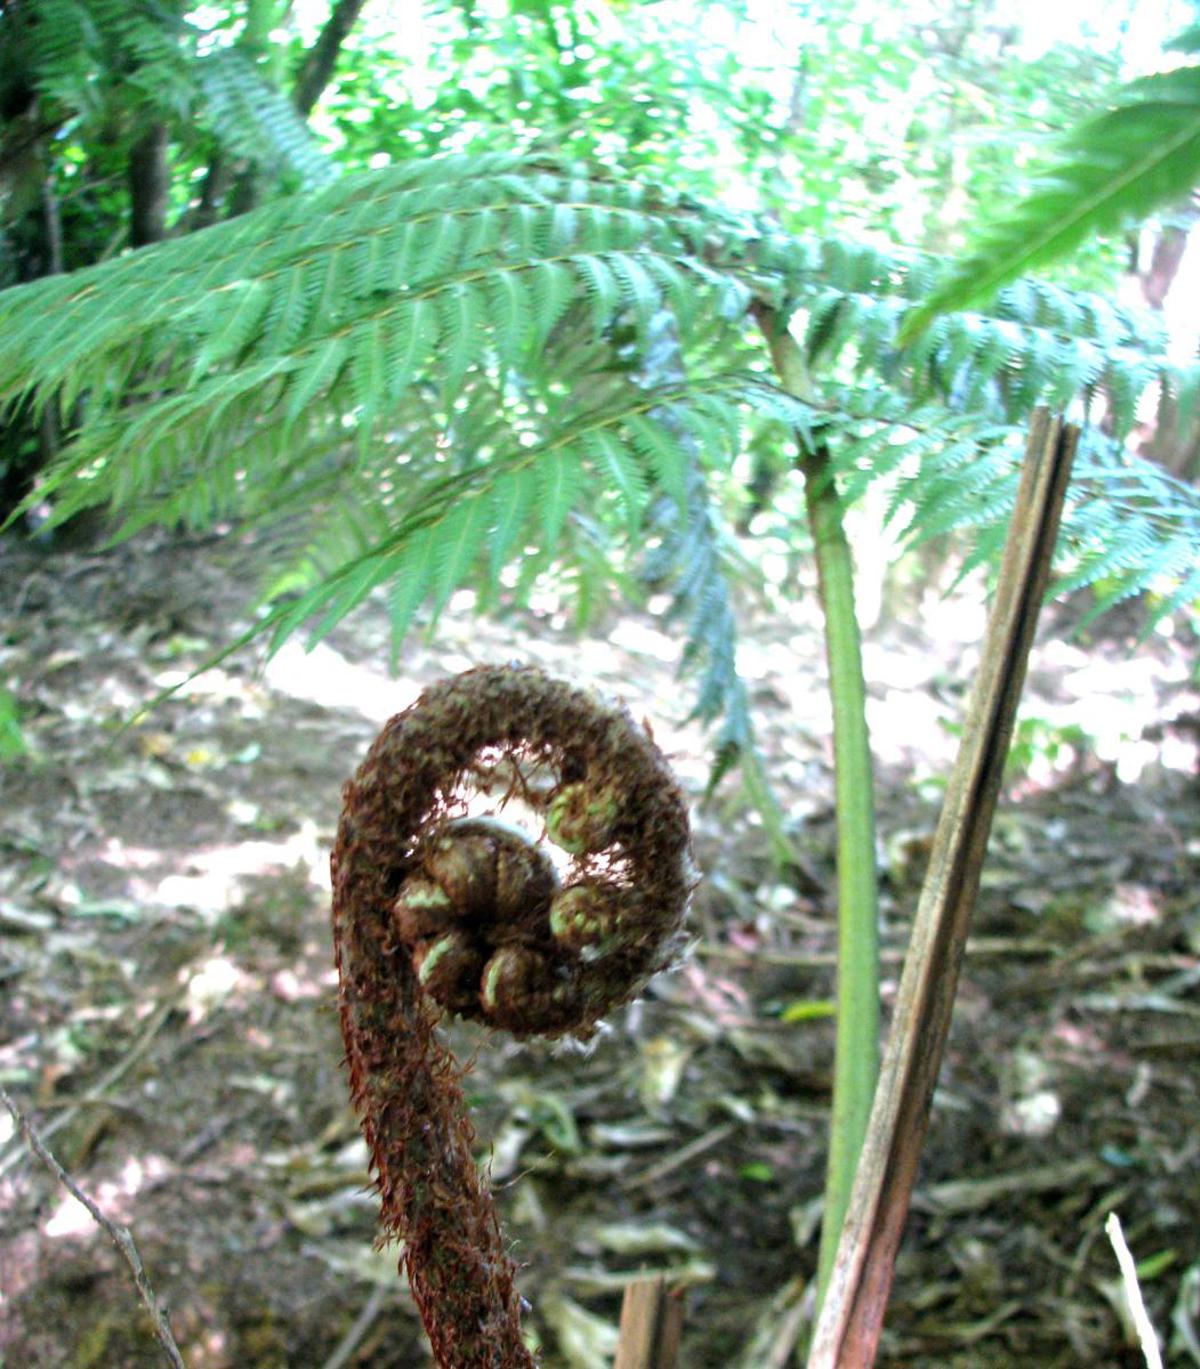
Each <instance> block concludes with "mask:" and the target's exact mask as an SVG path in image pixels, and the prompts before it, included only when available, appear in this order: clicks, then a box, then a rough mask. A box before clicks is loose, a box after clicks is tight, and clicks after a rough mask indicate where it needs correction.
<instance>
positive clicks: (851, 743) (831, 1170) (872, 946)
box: [756, 306, 879, 1300]
mask: <svg viewBox="0 0 1200 1369" xmlns="http://www.w3.org/2000/svg"><path fill="white" fill-rule="evenodd" d="M756 317H757V319H758V322H759V325H760V326H761V328H762V330H763V333H764V335H765V336H766V339H767V343H768V345H769V346H770V349H771V359H772V361H773V362H774V365H775V370H776V372H777V374H778V376H779V379H780V381H781V382H782V384H783V386H784V388H785V389H786V390H788V391H789V392H790V393H791V394H793V395H794V396H795V397H796V398H797V399H802V400H810V399H812V397H813V385H812V380H811V378H810V376H809V373H808V366H807V364H806V362H805V359H804V353H803V352H802V351H801V349H800V347H799V345H798V344H797V343H796V341H795V339H794V338H792V336H791V335H790V334H789V333H788V332H786V331H785V330H784V329H783V327H782V325H781V323H780V321H779V319H778V317H777V316H776V314H775V313H774V311H773V310H770V309H768V308H766V307H765V306H759V308H758V309H757V310H756ZM800 444H801V452H802V456H801V458H800V461H799V463H798V464H799V466H800V469H801V470H802V471H803V473H804V496H805V501H806V504H807V508H808V520H809V526H810V527H811V529H812V536H813V544H814V548H815V553H816V560H817V578H818V586H819V593H820V597H821V609H822V612H823V614H824V617H825V653H826V657H827V659H828V664H829V692H830V697H831V699H832V703H833V757H834V774H835V785H836V807H837V873H838V965H837V1038H836V1045H835V1056H834V1067H833V1108H832V1116H831V1119H830V1129H829V1160H828V1167H827V1170H826V1175H825V1218H824V1221H823V1223H822V1227H821V1252H820V1257H819V1263H818V1276H817V1278H818V1300H819V1299H820V1298H822V1297H824V1293H825V1285H826V1283H827V1281H828V1278H829V1271H830V1268H831V1267H832V1265H833V1257H834V1254H835V1253H836V1251H837V1242H838V1236H839V1235H840V1234H841V1229H842V1220H843V1218H844V1217H845V1213H846V1205H847V1203H848V1202H849V1200H850V1188H851V1185H852V1184H853V1183H854V1170H855V1167H856V1165H857V1164H858V1156H859V1152H860V1151H861V1149H862V1143H863V1137H864V1136H865V1135H866V1130H867V1119H868V1117H869V1115H870V1111H871V1101H872V1099H873V1097H874V1094H875V1083H876V1080H877V1078H878V1074H879V934H878V925H879V912H878V891H877V887H876V881H875V803H874V792H873V785H872V772H871V750H870V739H869V737H868V733H867V718H866V689H865V685H864V681H863V666H862V643H861V640H860V638H859V632H858V619H857V617H856V615H855V612H854V567H853V561H852V558H851V555H850V544H849V542H848V541H847V540H846V530H845V526H844V523H843V517H842V505H841V500H840V499H839V497H838V492H837V486H836V483H835V481H834V476H833V469H832V462H831V461H830V457H829V451H828V449H827V448H826V447H825V446H824V445H823V444H816V445H814V446H813V448H812V449H811V450H810V449H809V447H808V445H807V444H806V443H805V442H804V440H803V438H801V439H800Z"/></svg>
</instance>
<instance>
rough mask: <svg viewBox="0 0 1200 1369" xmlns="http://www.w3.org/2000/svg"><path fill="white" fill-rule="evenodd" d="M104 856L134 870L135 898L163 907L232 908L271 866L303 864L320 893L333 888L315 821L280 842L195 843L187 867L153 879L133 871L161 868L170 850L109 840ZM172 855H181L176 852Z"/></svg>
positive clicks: (187, 855)
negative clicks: (250, 883) (251, 882)
mask: <svg viewBox="0 0 1200 1369" xmlns="http://www.w3.org/2000/svg"><path fill="white" fill-rule="evenodd" d="M102 850H103V855H104V859H105V860H106V861H107V862H108V863H109V864H110V865H113V866H116V867H117V868H119V869H124V870H128V871H130V872H131V875H130V880H129V886H130V892H131V894H132V896H133V897H135V898H136V899H138V900H139V901H140V902H142V903H145V904H153V905H156V906H158V907H163V908H193V909H195V910H196V911H197V912H199V913H201V914H204V915H208V916H212V915H215V914H218V913H222V912H224V911H226V910H227V909H229V908H231V907H233V906H234V905H235V904H236V903H237V902H238V901H239V900H240V898H241V896H242V882H243V881H244V880H245V879H247V878H250V877H253V876H258V875H265V874H267V873H269V872H270V871H272V870H280V869H284V870H292V869H295V868H297V867H298V866H302V867H305V873H306V877H307V879H308V882H309V883H310V884H311V885H312V886H313V888H314V890H318V891H320V894H321V896H322V897H324V896H326V895H327V894H328V892H329V853H328V848H327V847H326V846H324V845H323V844H322V842H321V841H320V839H319V836H318V832H317V827H316V824H315V823H313V822H311V821H305V822H302V823H301V824H300V827H299V830H298V831H296V832H293V833H291V834H290V835H289V836H287V837H283V838H281V839H280V840H278V841H265V840H262V841H260V840H255V841H240V842H235V843H231V844H229V845H221V846H208V847H197V848H196V849H194V850H191V851H188V852H186V853H185V854H184V855H183V859H185V860H186V862H187V868H186V869H185V870H182V871H180V872H178V873H173V874H169V875H167V876H165V877H164V878H162V879H160V880H158V881H157V882H155V881H154V880H153V879H152V878H149V877H146V876H143V875H138V874H135V873H132V872H136V871H145V870H151V869H153V868H154V867H156V866H161V864H162V862H163V860H164V858H165V856H166V855H167V853H164V852H162V851H155V850H151V849H149V848H145V847H136V846H127V845H125V844H124V843H122V842H120V841H118V840H117V839H116V838H110V839H109V840H108V841H107V842H106V843H105V844H104V847H103V848H102ZM174 858H176V859H178V855H176V856H175V857H174Z"/></svg>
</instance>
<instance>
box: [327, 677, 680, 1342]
mask: <svg viewBox="0 0 1200 1369" xmlns="http://www.w3.org/2000/svg"><path fill="white" fill-rule="evenodd" d="M497 790H500V791H502V792H500V793H499V795H498V797H497ZM472 794H475V795H483V796H485V801H487V802H488V803H489V804H490V805H492V806H494V807H495V808H497V809H499V810H504V809H505V807H506V806H507V805H509V804H510V803H513V804H514V805H515V804H516V803H517V802H518V801H519V803H520V805H521V806H522V807H523V808H524V809H525V811H526V812H529V813H532V814H534V815H535V818H536V820H537V821H538V822H540V823H541V824H542V825H543V826H544V827H545V829H546V835H548V837H549V838H550V840H551V841H552V842H554V843H555V845H556V846H557V847H558V848H559V851H560V856H559V865H560V866H561V867H562V868H561V869H558V868H556V865H555V863H554V862H553V861H552V860H551V859H550V857H549V855H548V854H547V849H548V848H547V847H546V846H545V845H539V844H538V842H537V836H538V835H539V834H531V833H528V832H524V831H522V830H520V829H519V828H515V827H513V826H512V825H510V824H509V823H508V822H507V821H503V820H500V819H498V818H496V817H495V816H494V815H490V816H484V817H480V816H472V815H469V814H468V807H467V804H468V800H469V799H470V797H471V796H472ZM689 870H690V863H689V856H688V825H687V812H686V807H685V804H684V800H683V796H682V794H681V793H680V790H679V787H678V785H677V784H676V782H675V780H674V778H673V777H672V775H671V773H670V770H669V769H668V767H667V764H666V762H665V760H664V759H663V757H662V755H661V753H660V752H659V751H658V749H657V748H656V747H655V746H654V744H653V743H652V742H651V741H650V740H649V738H648V737H647V736H646V735H645V734H644V733H643V732H642V731H641V730H640V729H639V728H638V727H637V726H636V725H635V724H634V723H633V721H632V719H630V717H629V716H628V714H627V713H625V712H624V711H623V710H619V709H616V708H614V707H611V706H609V705H607V704H603V703H600V702H598V701H597V700H596V699H594V698H593V697H592V696H591V695H589V694H586V693H584V692H582V691H580V690H577V689H574V688H571V687H570V686H568V685H565V684H562V683H560V682H558V681H555V680H551V679H549V678H548V677H547V676H545V675H543V674H541V673H540V672H539V671H536V670H533V669H491V668H486V669H480V670H473V671H468V672H467V673H466V674H464V675H459V676H457V677H454V678H452V679H449V680H446V681H444V682H442V683H440V684H437V685H434V686H433V687H432V688H430V689H428V690H426V691H425V693H424V694H423V695H422V696H421V698H420V699H419V700H418V701H417V702H416V703H415V704H414V705H413V706H412V707H411V708H409V709H408V710H407V711H405V712H404V713H401V714H399V715H397V716H396V717H395V718H393V719H392V720H391V721H390V722H389V723H387V725H386V726H385V727H384V729H383V731H382V732H381V733H380V735H379V736H378V738H377V739H376V740H375V742H374V744H373V745H372V747H371V749H370V751H369V752H368V754H367V758H366V760H365V761H364V762H363V764H362V766H361V767H360V769H359V771H358V773H357V774H356V775H355V777H354V779H352V780H351V781H350V782H349V783H348V784H347V785H346V788H345V792H344V806H343V810H342V817H341V823H340V825H339V829H338V837H337V844H336V847H335V849H334V855H333V891H334V892H333V932H334V944H335V953H336V958H337V966H338V974H339V982H340V989H339V994H340V1009H341V1025H342V1034H343V1037H344V1039H345V1045H346V1057H347V1062H348V1064H349V1071H350V1091H351V1097H352V1099H353V1102H354V1106H355V1109H356V1111H357V1112H358V1116H359V1119H360V1122H361V1125H362V1128H363V1132H364V1135H365V1136H366V1140H367V1145H368V1147H369V1150H370V1154H371V1165H372V1170H373V1173H374V1176H375V1181H376V1184H377V1187H378V1189H379V1194H380V1199H381V1213H380V1223H381V1230H382V1234H383V1237H384V1239H387V1238H389V1237H395V1238H398V1239H399V1240H400V1241H401V1242H402V1244H403V1252H402V1255H401V1266H402V1268H403V1269H404V1270H405V1271H406V1272H407V1274H408V1277H409V1280H410V1282H411V1285H412V1289H413V1295H414V1298H415V1300H416V1303H417V1306H418V1309H419V1311H420V1313H421V1317H422V1320H423V1322H424V1324H425V1328H426V1331H427V1332H428V1335H429V1339H430V1343H431V1345H432V1347H433V1350H434V1354H435V1356H436V1358H437V1360H438V1363H439V1364H441V1365H443V1366H447V1367H448V1369H449V1367H450V1366H452V1367H453V1369H484V1367H485V1366H486V1369H517V1367H518V1366H522V1367H523V1366H532V1365H533V1364H534V1363H535V1360H534V1358H533V1356H532V1355H531V1354H530V1352H529V1351H528V1350H527V1349H526V1347H525V1344H524V1341H523V1338H522V1336H521V1329H520V1307H521V1303H520V1299H519V1297H518V1295H517V1292H516V1289H515V1283H514V1273H515V1266H514V1264H513V1261H512V1260H511V1258H510V1257H509V1254H508V1251H507V1248H506V1246H505V1243H504V1240H503V1237H502V1235H501V1232H500V1227H499V1223H498V1220H497V1217H496V1214H495V1209H494V1207H493V1204H492V1200H491V1196H490V1194H489V1193H488V1191H487V1189H486V1186H485V1184H484V1182H483V1180H482V1179H481V1177H480V1173H479V1169H478V1167H477V1165H476V1163H475V1157H474V1149H475V1132H474V1128H473V1126H472V1124H471V1121H470V1119H469V1117H468V1115H467V1110H466V1105H465V1101H464V1098H463V1093H462V1088H461V1082H460V1081H461V1077H462V1069H461V1067H460V1066H459V1065H458V1063H457V1061H455V1059H454V1057H453V1056H452V1055H451V1054H450V1052H449V1050H448V1048H447V1046H446V1045H445V1044H444V1042H443V1041H442V1040H441V1038H440V1036H439V1035H438V1033H437V1031H436V1026H437V1023H438V1021H439V1020H440V1019H441V1018H442V1017H443V1015H444V1014H447V1013H451V1014H457V1015H459V1016H461V1017H465V1018H470V1019H473V1020H476V1021H479V1022H481V1023H485V1024H487V1025H490V1026H494V1027H503V1028H505V1029H506V1030H508V1031H510V1032H512V1033H513V1034H514V1035H516V1036H518V1037H528V1036H533V1035H541V1036H548V1037H558V1036H564V1035H572V1036H577V1037H587V1036H590V1035H591V1034H592V1033H593V1032H594V1030H595V1028H596V1024H597V1022H598V1021H599V1020H600V1018H602V1017H603V1016H604V1015H605V1014H606V1013H609V1012H611V1011H612V1010H613V1009H614V1008H615V1007H617V1006H618V1005H620V1004H621V1003H624V1002H626V1001H627V1000H628V999H630V998H631V997H633V996H634V995H635V994H636V993H637V992H638V990H639V989H640V988H641V987H642V986H643V985H644V983H645V982H646V980H647V979H648V978H649V977H650V976H651V975H652V974H654V973H655V972H656V971H658V970H660V969H662V968H664V967H665V966H666V965H667V964H669V963H670V961H671V960H672V959H673V958H674V957H675V956H676V955H677V954H678V952H679V949H680V943H681V926H682V920H683V913H684V906H685V903H686V900H687V895H688V891H689V881H690V874H689Z"/></svg>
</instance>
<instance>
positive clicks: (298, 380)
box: [286, 334, 350, 427]
mask: <svg viewBox="0 0 1200 1369" xmlns="http://www.w3.org/2000/svg"><path fill="white" fill-rule="evenodd" d="M349 354H350V344H349V341H348V340H347V339H346V338H345V337H342V336H339V335H337V334H335V335H334V336H333V337H331V338H328V339H327V340H326V341H325V342H321V343H318V344H317V346H316V347H314V348H313V349H312V351H311V352H310V353H309V354H308V355H307V356H306V357H305V359H304V361H303V363H302V364H301V366H300V368H299V369H298V370H297V371H296V372H295V374H294V375H293V377H292V380H291V383H290V385H289V386H288V407H287V418H286V424H287V425H288V426H289V427H290V426H291V424H293V423H294V422H295V421H296V419H297V418H299V417H300V415H301V414H302V413H303V412H304V410H305V409H306V408H307V407H308V405H309V403H310V401H311V400H312V399H313V398H314V397H315V396H316V395H318V394H325V393H327V392H328V390H329V389H330V387H331V386H332V385H333V383H334V382H335V381H336V379H337V377H338V375H339V374H340V373H341V370H342V367H343V366H344V365H345V364H346V359H347V357H348V356H349Z"/></svg>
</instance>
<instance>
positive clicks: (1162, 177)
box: [901, 64, 1200, 342]
mask: <svg viewBox="0 0 1200 1369" xmlns="http://www.w3.org/2000/svg"><path fill="white" fill-rule="evenodd" d="M1197 182H1200V64H1196V65H1191V66H1183V67H1179V68H1177V69H1176V70H1174V71H1165V72H1159V73H1157V74H1155V75H1152V76H1146V77H1143V78H1142V79H1141V80H1139V81H1134V82H1132V83H1131V84H1130V85H1128V86H1126V87H1124V89H1123V90H1121V91H1120V92H1118V95H1117V99H1116V101H1115V102H1114V104H1113V106H1112V108H1110V109H1108V110H1106V111H1105V112H1104V113H1103V114H1101V115H1099V116H1098V117H1096V118H1094V119H1091V120H1089V121H1088V122H1087V123H1085V124H1084V125H1083V126H1082V127H1081V128H1079V129H1077V130H1076V131H1075V132H1074V133H1073V134H1071V135H1070V136H1069V137H1068V138H1067V139H1066V140H1065V141H1064V144H1063V149H1062V156H1061V158H1060V160H1059V161H1058V162H1057V163H1056V164H1054V165H1052V166H1050V167H1049V168H1047V169H1046V171H1045V172H1044V173H1043V174H1042V177H1041V180H1040V183H1038V184H1036V185H1035V188H1034V189H1033V191H1032V193H1031V194H1030V195H1029V196H1028V197H1027V198H1026V199H1025V200H1024V201H1023V203H1021V204H1020V205H1018V206H1017V207H1016V209H1015V210H1014V211H1013V212H1012V214H1011V215H1009V216H1008V217H1006V218H1005V219H1003V220H1002V221H1000V222H999V223H996V224H994V225H992V226H991V227H990V228H989V230H988V231H987V232H986V234H984V235H982V236H981V237H980V239H979V240H978V241H977V243H976V245H975V247H974V250H973V251H972V252H971V254H970V256H969V257H968V259H967V260H966V261H964V262H963V263H962V264H961V265H960V266H959V267H958V268H957V269H956V270H955V271H954V272H953V274H952V275H951V276H950V278H949V279H948V280H947V281H946V282H945V283H944V284H943V285H941V286H940V287H939V288H938V289H936V290H935V291H934V293H933V294H932V295H931V296H930V297H929V298H928V299H927V300H925V301H924V303H922V304H921V305H920V306H919V307H918V308H917V309H916V310H915V311H914V312H913V313H912V314H911V315H910V317H909V318H908V320H907V321H906V322H905V325H904V330H903V334H902V339H901V340H902V341H904V342H907V341H910V340H911V339H912V338H914V337H916V335H917V334H918V333H919V332H920V331H921V330H922V329H923V328H925V327H927V326H928V324H929V323H930V322H931V321H932V320H933V319H934V318H935V317H936V316H937V315H938V314H941V313H946V312H948V311H951V310H956V309H964V308H967V307H968V306H971V305H973V304H976V303H977V302H979V301H980V300H986V299H988V298H989V297H991V296H992V295H994V294H995V292H996V290H997V289H999V287H1000V286H1002V285H1004V284H1005V283H1006V282H1007V281H1011V280H1014V279H1015V278H1016V277H1018V276H1022V275H1025V274H1026V273H1028V272H1031V271H1035V270H1037V269H1038V268H1039V267H1042V266H1045V265H1047V264H1048V263H1050V262H1052V261H1056V260H1058V259H1059V258H1061V257H1063V256H1065V255H1067V254H1068V253H1069V252H1072V251H1073V250H1074V249H1075V248H1076V247H1078V246H1079V244H1080V243H1081V242H1083V241H1084V240H1085V239H1086V238H1088V237H1090V236H1092V235H1093V234H1097V233H1107V232H1111V231H1113V230H1115V229H1118V228H1120V227H1121V226H1122V224H1123V223H1125V222H1126V221H1128V220H1130V219H1135V218H1143V217H1145V216H1146V215H1147V214H1149V213H1151V212H1153V211H1154V210H1155V209H1157V208H1159V207H1160V206H1162V205H1167V204H1170V203H1171V202H1172V201H1175V200H1179V199H1181V198H1182V197H1183V196H1184V195H1186V194H1187V193H1188V191H1190V190H1191V189H1192V188H1193V187H1194V186H1195V185H1196V184H1197Z"/></svg>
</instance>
